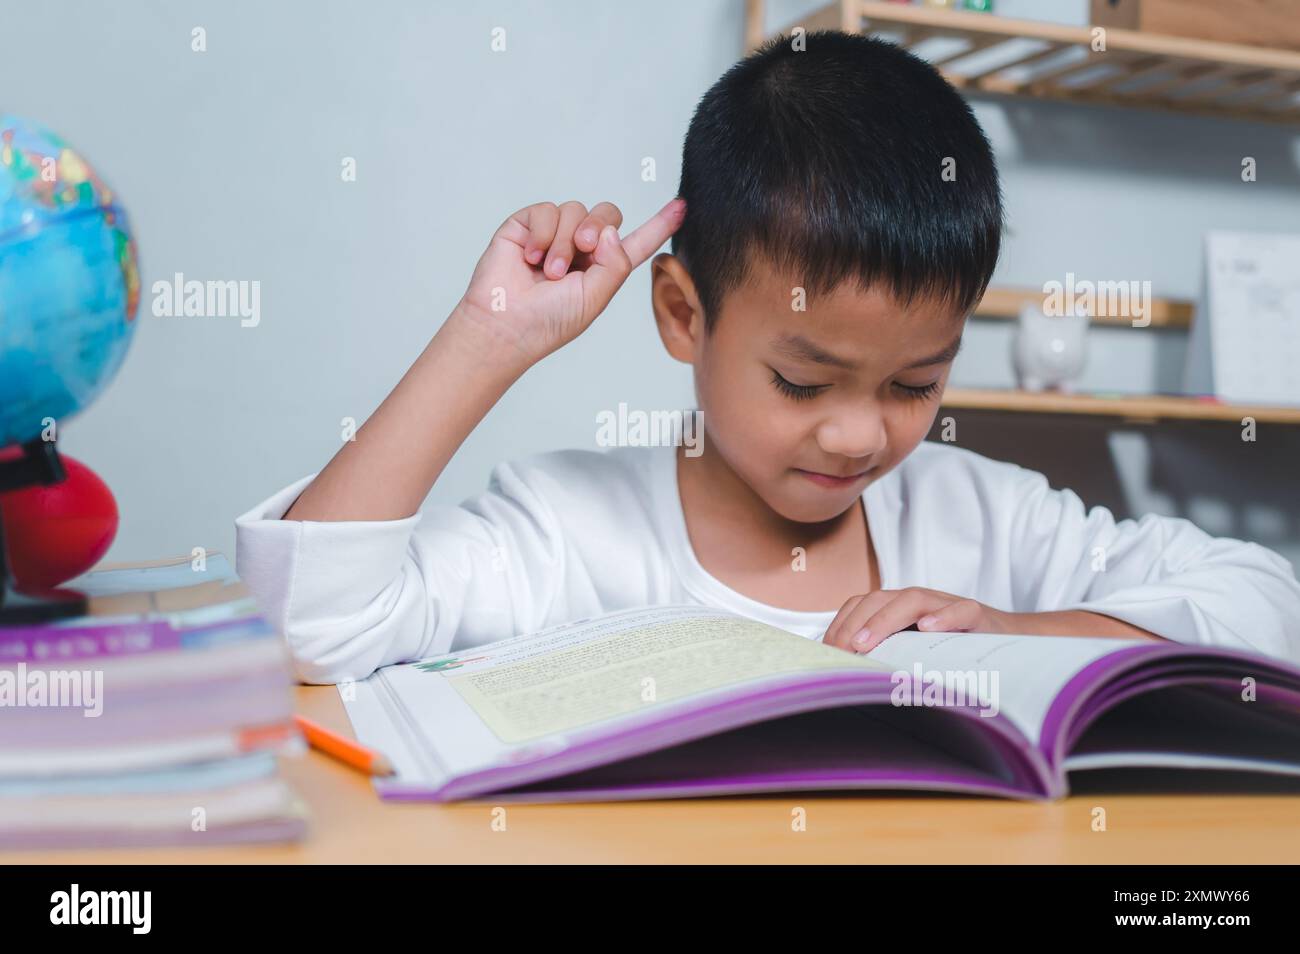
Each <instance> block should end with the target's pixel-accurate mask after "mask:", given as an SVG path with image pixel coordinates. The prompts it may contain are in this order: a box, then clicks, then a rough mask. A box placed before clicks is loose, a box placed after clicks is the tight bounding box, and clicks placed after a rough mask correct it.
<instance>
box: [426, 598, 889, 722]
mask: <svg viewBox="0 0 1300 954" xmlns="http://www.w3.org/2000/svg"><path fill="white" fill-rule="evenodd" d="M545 646H546V650H547V651H546V652H544V653H536V652H532V651H531V650H532V649H533V648H534V647H519V649H526V650H528V651H527V652H525V653H520V652H519V651H518V650H517V649H515V648H511V649H508V650H506V651H505V652H502V653H501V654H500V655H494V656H491V657H479V658H475V659H470V660H464V661H459V663H458V665H457V666H456V668H454V669H448V668H447V662H446V661H445V660H446V657H440V658H438V659H434V660H429V661H426V662H423V663H416V664H415V667H416V668H417V669H420V670H423V671H425V672H429V673H440V674H442V676H443V678H445V679H446V681H447V682H448V683H449V684H450V685H451V686H452V688H454V689H455V690H456V692H457V693H458V694H459V695H460V696H461V698H462V699H464V700H465V701H466V702H467V703H469V705H470V706H471V707H472V708H473V709H474V711H475V712H476V713H477V714H478V716H479V718H480V719H482V720H483V722H484V724H485V725H487V727H488V728H489V729H491V730H492V732H493V733H494V734H495V735H496V736H497V737H498V738H499V739H501V740H502V741H503V742H525V741H528V740H531V739H536V738H540V737H542V736H546V735H551V734H553V733H556V732H566V731H569V730H572V729H577V728H580V727H584V726H591V725H594V724H597V723H600V722H605V721H607V720H609V719H613V718H615V717H617V716H620V715H623V714H626V713H629V712H635V711H639V710H643V709H645V708H646V706H647V705H649V704H654V703H667V702H672V701H675V700H678V699H684V698H687V697H689V696H697V695H701V694H703V693H707V692H709V691H711V690H714V689H721V688H724V687H729V686H736V685H739V684H741V683H746V682H751V681H754V680H757V679H763V678H767V677H771V676H777V675H784V674H789V673H800V672H814V671H818V670H831V669H846V670H852V669H877V670H881V671H884V669H885V667H884V666H882V665H881V664H879V663H875V662H872V661H870V660H867V659H865V658H863V657H855V656H853V655H852V654H849V653H845V652H842V651H840V650H836V649H832V648H831V647H828V646H823V645H822V644H821V643H819V642H816V641H813V640H809V639H805V638H803V637H798V636H793V635H792V634H791V633H787V632H784V631H783V630H780V629H776V628H775V627H772V626H768V625H766V624H765V623H759V622H755V621H753V620H748V619H742V618H740V617H737V616H725V615H718V616H709V617H701V616H700V615H699V610H692V611H679V612H676V613H665V612H664V611H662V610H651V611H643V612H639V613H638V614H637V615H636V616H634V617H632V618H631V619H623V620H621V621H620V622H619V623H618V624H614V623H613V622H612V621H611V620H608V619H606V620H602V621H600V622H598V623H596V624H593V625H592V626H590V627H578V628H575V629H569V630H567V631H565V632H562V633H558V634H555V635H554V636H552V637H551V638H550V639H548V640H545Z"/></svg>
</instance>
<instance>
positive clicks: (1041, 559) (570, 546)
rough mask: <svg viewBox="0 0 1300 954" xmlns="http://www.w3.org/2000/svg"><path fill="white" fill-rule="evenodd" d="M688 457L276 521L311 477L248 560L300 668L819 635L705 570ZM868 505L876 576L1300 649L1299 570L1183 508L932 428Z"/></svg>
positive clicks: (805, 622)
mask: <svg viewBox="0 0 1300 954" xmlns="http://www.w3.org/2000/svg"><path fill="white" fill-rule="evenodd" d="M675 453H676V449H675V448H672V447H629V448H619V449H616V450H611V451H608V452H604V453H600V452H594V451H578V450H567V451H555V452H552V453H547V454H539V455H537V456H534V457H530V458H526V459H523V460H518V461H513V462H508V463H503V464H500V465H499V466H497V467H496V468H495V469H494V470H493V472H492V476H491V479H490V482H489V486H488V489H487V490H486V491H484V492H483V493H481V494H479V495H478V496H476V497H473V498H471V499H469V500H467V501H465V502H464V503H462V504H461V505H460V506H449V505H439V506H430V507H427V508H425V509H424V510H423V511H422V512H420V513H417V514H415V515H413V516H411V517H407V518H405V519H402V520H382V521H349V522H315V521H296V520H294V521H285V520H281V519H279V518H280V517H281V516H283V514H284V512H285V511H286V510H287V509H288V508H289V506H290V505H291V504H292V503H293V502H294V501H295V500H296V499H297V498H298V495H299V494H301V493H302V491H303V490H304V488H306V486H307V485H308V484H309V483H310V482H311V481H312V479H313V478H314V477H315V475H314V474H313V475H311V476H309V477H304V478H302V479H301V480H299V481H296V482H295V483H293V484H290V485H289V486H288V487H285V488H284V489H283V490H281V491H279V492H278V493H276V494H274V495H273V496H271V497H270V498H268V499H267V500H265V501H263V502H262V503H260V504H258V505H257V506H256V507H254V508H253V509H251V510H249V511H248V512H247V513H245V514H243V515H242V516H240V517H239V518H237V520H236V537H237V548H236V568H237V571H238V573H239V576H240V577H241V578H242V579H243V580H244V582H245V583H246V584H247V585H248V587H249V589H250V590H252V592H253V593H254V594H255V595H256V596H257V597H258V599H259V600H260V601H261V603H262V605H263V607H264V609H265V610H266V612H267V614H268V616H269V617H270V619H271V621H272V623H273V624H274V625H276V626H277V627H279V629H280V631H281V632H282V633H283V634H284V636H285V638H286V640H287V641H288V645H289V648H290V651H291V653H292V655H293V658H294V661H295V664H296V667H297V671H298V674H299V676H300V677H301V678H302V679H303V680H305V681H308V682H320V683H328V682H338V681H340V680H342V679H345V678H354V679H360V678H364V677H365V676H368V675H369V674H370V673H371V672H373V671H374V670H375V669H377V668H378V667H380V666H385V665H388V664H390V663H397V662H404V661H407V660H411V659H419V658H422V657H426V656H431V655H437V654H440V653H445V652H448V651H450V650H452V649H453V648H454V649H461V648H464V647H468V646H475V645H481V644H483V643H488V642H492V641H493V640H498V639H504V638H506V637H509V636H514V635H517V634H520V633H529V632H535V631H537V630H540V629H543V628H545V627H547V626H551V625H554V624H556V623H562V622H567V621H570V620H576V619H582V618H585V617H590V616H598V615H601V614H604V613H610V612H614V611H616V610H622V609H628V608H631V607H637V606H645V605H656V604H668V603H692V604H704V605H708V606H714V607H721V608H723V609H727V610H731V611H734V612H736V613H740V614H743V615H745V616H749V617H752V618H754V619H757V620H761V621H763V622H766V623H770V624H772V625H774V626H779V627H781V628H782V629H786V630H789V631H790V632H794V633H798V634H800V635H803V636H807V637H809V638H811V639H819V638H821V636H822V634H823V633H824V632H825V630H826V628H827V627H828V626H829V625H830V623H831V621H832V620H833V619H834V617H835V612H834V611H833V610H828V611H826V612H803V611H797V610H788V609H780V608H777V607H773V606H768V605H766V604H764V603H760V602H758V601H757V600H754V599H751V598H750V597H747V596H744V595H742V594H740V593H737V592H736V591H735V590H733V589H731V588H730V587H728V586H726V585H725V584H723V583H722V582H720V581H719V580H717V579H715V578H714V577H712V576H710V575H709V574H708V573H707V572H706V571H705V569H704V568H703V567H702V566H701V565H700V563H699V561H698V560H697V559H696V557H695V553H694V551H693V550H692V548H691V545H690V540H689V537H688V536H687V532H686V523H685V519H684V518H683V515H682V508H681V500H680V497H679V496H678V491H677V469H676V458H675ZM863 503H864V506H865V508H866V513H867V520H868V524H869V526H870V530H871V536H872V541H873V543H874V545H875V550H876V556H877V560H878V565H879V568H880V582H881V586H882V587H883V588H884V589H901V588H903V587H908V586H923V587H928V588H930V589H936V590H942V591H944V592H947V593H953V594H955V595H957V596H960V597H968V598H971V599H975V600H978V601H979V602H981V603H985V604H987V605H990V606H993V607H995V608H997V609H1001V610H1008V611H1012V612H1038V611H1045V610H1064V609H1085V610H1093V611H1096V612H1099V613H1105V614H1107V615H1109V616H1114V617H1117V618H1119V619H1122V620H1126V621H1127V622H1129V623H1132V624H1134V625H1136V626H1140V627H1142V628H1144V629H1147V630H1150V631H1152V632H1154V633H1157V634H1159V635H1161V636H1164V637H1166V638H1168V639H1173V640H1178V641H1180V642H1184V643H1198V644H1202V645H1220V646H1231V647H1235V648H1239V649H1245V650H1253V651H1256V652H1259V653H1263V654H1266V655H1270V656H1274V657H1278V658H1281V659H1285V660H1289V661H1292V662H1300V584H1297V582H1296V577H1295V572H1294V571H1293V569H1292V568H1291V565H1290V564H1289V563H1288V562H1287V561H1286V560H1284V559H1283V558H1282V557H1280V556H1279V555H1278V554H1276V553H1274V552H1272V551H1271V550H1268V549H1265V548H1264V547H1261V546H1259V545H1257V544H1254V543H1243V542H1241V541H1239V540H1232V539H1227V538H1215V537H1211V536H1209V535H1208V534H1206V533H1205V532H1204V531H1202V530H1200V529H1199V528H1197V527H1196V526H1195V525H1193V524H1192V523H1190V522H1188V521H1187V520H1183V519H1180V518H1170V517H1158V516H1153V515H1148V516H1146V517H1143V518H1142V519H1141V520H1136V521H1135V520H1124V521H1120V522H1118V523H1117V522H1116V521H1115V519H1114V518H1113V516H1112V515H1111V513H1110V512H1109V511H1108V510H1106V509H1105V508H1104V507H1094V508H1093V509H1092V510H1090V511H1088V510H1085V509H1084V507H1083V504H1082V502H1081V501H1080V500H1079V498H1078V497H1077V496H1076V495H1075V494H1074V493H1072V492H1071V491H1068V490H1060V491H1058V490H1053V489H1051V488H1050V487H1049V486H1048V483H1047V479H1046V478H1045V477H1043V475H1042V474H1039V473H1036V472H1034V471H1031V470H1026V469H1024V468H1022V467H1019V466H1017V465H1015V464H1009V463H1003V462H1000V461H994V460H990V459H988V458H985V457H981V456H979V455H978V454H974V453H972V452H970V451H967V450H963V449H960V448H956V447H953V446H951V445H946V444H936V443H929V442H926V443H923V444H921V445H920V446H919V447H918V448H917V449H916V450H915V451H914V452H913V453H912V454H911V455H910V456H909V457H908V458H907V459H905V460H904V461H903V462H902V463H901V464H900V465H898V466H897V467H896V468H895V469H894V470H893V471H891V472H889V473H888V474H886V475H885V476H884V477H881V478H879V479H878V480H877V481H876V482H874V483H872V484H870V485H869V486H868V487H867V489H866V490H865V491H864V493H863ZM864 589H865V581H864ZM848 595H850V594H846V597H847V596H848Z"/></svg>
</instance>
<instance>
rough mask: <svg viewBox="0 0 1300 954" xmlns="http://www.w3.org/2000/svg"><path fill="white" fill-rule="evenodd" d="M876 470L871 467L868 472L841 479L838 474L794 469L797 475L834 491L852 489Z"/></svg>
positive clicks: (800, 468)
mask: <svg viewBox="0 0 1300 954" xmlns="http://www.w3.org/2000/svg"><path fill="white" fill-rule="evenodd" d="M875 469H876V468H874V467H869V468H867V469H866V470H864V471H861V472H859V473H856V474H849V475H848V476H847V477H841V476H838V475H836V474H823V473H820V472H819V471H815V470H804V469H803V468H802V467H796V468H794V472H795V473H796V474H799V475H800V476H801V477H806V478H807V479H808V480H810V481H812V482H813V483H814V484H816V485H817V486H819V487H830V488H832V489H834V488H844V487H851V486H852V485H853V484H856V483H857V482H858V481H860V480H861V479H862V478H863V477H867V476H869V475H870V474H871V472H872V471H873V470H875Z"/></svg>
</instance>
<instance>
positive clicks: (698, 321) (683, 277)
mask: <svg viewBox="0 0 1300 954" xmlns="http://www.w3.org/2000/svg"><path fill="white" fill-rule="evenodd" d="M650 306H651V307H652V308H653V309H654V313H655V324H657V325H658V326H659V337H660V338H661V339H662V340H663V343H664V347H665V348H666V349H667V350H668V353H669V354H670V355H672V356H673V357H674V358H676V359H677V360H678V361H681V362H683V363H685V364H694V363H695V358H696V354H697V352H698V348H699V345H700V344H702V343H703V337H704V310H703V309H702V308H701V307H700V300H699V298H698V297H697V296H696V294H695V282H693V281H691V276H690V273H689V272H687V271H686V267H685V266H684V265H682V263H681V261H680V260H679V259H678V258H677V256H675V255H672V254H670V253H668V252H661V253H660V254H658V255H656V256H655V257H654V259H653V260H652V261H651V263H650Z"/></svg>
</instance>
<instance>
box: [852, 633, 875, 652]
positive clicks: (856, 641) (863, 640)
mask: <svg viewBox="0 0 1300 954" xmlns="http://www.w3.org/2000/svg"><path fill="white" fill-rule="evenodd" d="M870 641H871V630H869V629H863V630H859V631H858V634H857V635H856V636H854V637H853V645H854V646H856V647H857V648H858V649H864V648H866V645H867V643H869V642H870Z"/></svg>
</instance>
